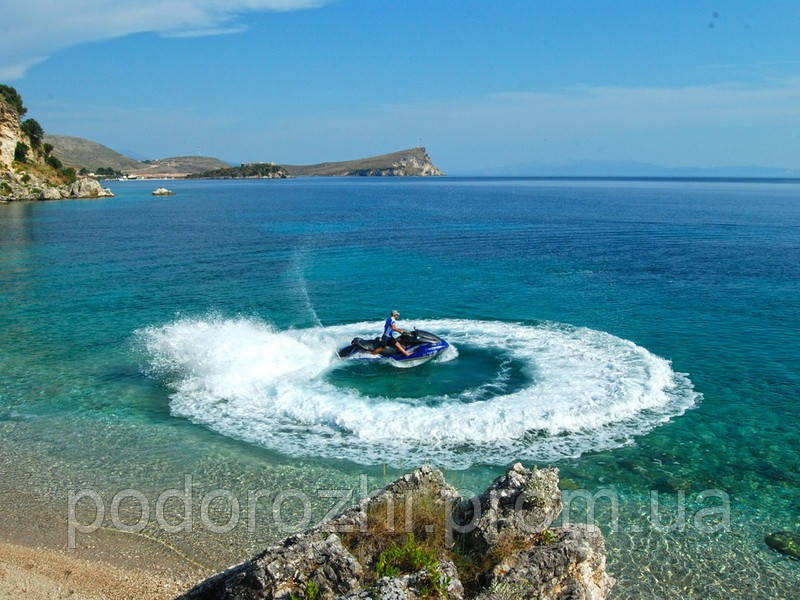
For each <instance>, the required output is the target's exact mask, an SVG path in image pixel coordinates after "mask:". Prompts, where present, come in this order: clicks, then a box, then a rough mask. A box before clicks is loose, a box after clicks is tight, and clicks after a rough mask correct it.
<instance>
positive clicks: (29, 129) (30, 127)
mask: <svg viewBox="0 0 800 600" xmlns="http://www.w3.org/2000/svg"><path fill="white" fill-rule="evenodd" d="M20 129H22V131H24V132H25V133H27V134H28V137H29V138H31V146H33V147H34V148H38V147H39V146H40V145H41V143H42V136H43V135H44V129H42V126H41V125H39V122H38V121H37V120H36V119H25V120H24V121H23V122H22V125H20Z"/></svg>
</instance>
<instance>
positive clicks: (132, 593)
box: [0, 490, 213, 600]
mask: <svg viewBox="0 0 800 600" xmlns="http://www.w3.org/2000/svg"><path fill="white" fill-rule="evenodd" d="M3 496H5V498H3V505H4V506H6V507H7V508H8V510H6V511H4V513H3V514H2V516H0V598H31V599H37V598H47V599H54V598H58V599H61V598H70V599H75V598H80V599H86V600H95V599H110V598H113V599H118V598H119V599H131V600H133V599H138V598H152V599H154V600H155V599H162V598H163V599H168V598H174V597H175V596H177V595H178V594H180V593H181V592H182V591H184V590H186V589H188V588H189V587H191V586H192V585H194V584H195V583H196V582H197V581H199V580H200V579H202V578H203V577H204V576H207V575H208V574H209V573H211V572H213V569H211V568H206V567H201V566H200V565H199V564H198V563H196V562H194V561H193V560H192V559H191V557H188V556H181V555H180V553H179V552H177V551H176V550H174V549H171V548H170V547H169V546H167V545H166V544H164V543H163V542H159V541H158V540H155V539H151V538H149V537H147V536H142V535H137V534H130V533H126V532H123V531H119V530H114V529H106V528H103V529H100V530H98V531H96V532H94V533H93V534H92V535H91V536H81V538H80V540H79V543H78V545H77V547H76V548H74V549H68V548H67V547H66V544H65V541H66V538H65V536H64V535H63V532H65V531H66V527H67V521H66V518H65V516H64V515H62V514H60V513H59V512H57V511H56V509H55V507H54V506H53V505H52V503H51V502H48V501H47V500H43V499H41V498H36V497H34V496H33V495H30V494H20V492H19V491H18V490H14V491H11V490H9V491H7V493H6V494H3ZM9 496H10V498H9ZM12 498H13V500H14V501H13V502H9V500H11V499H12ZM20 501H21V502H20ZM23 507H24V508H23ZM21 509H22V510H21Z"/></svg>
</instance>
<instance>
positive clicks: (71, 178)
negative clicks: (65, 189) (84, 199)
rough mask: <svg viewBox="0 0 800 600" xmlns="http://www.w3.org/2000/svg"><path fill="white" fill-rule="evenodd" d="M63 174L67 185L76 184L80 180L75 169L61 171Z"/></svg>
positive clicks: (67, 168)
mask: <svg viewBox="0 0 800 600" xmlns="http://www.w3.org/2000/svg"><path fill="white" fill-rule="evenodd" d="M61 174H62V175H63V176H64V177H66V178H67V183H75V182H76V181H77V179H78V176H77V175H75V169H73V168H72V167H66V168H64V169H61Z"/></svg>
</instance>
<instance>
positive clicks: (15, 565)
mask: <svg viewBox="0 0 800 600" xmlns="http://www.w3.org/2000/svg"><path fill="white" fill-rule="evenodd" d="M191 583H192V580H191V579H188V578H185V576H181V575H179V574H177V573H170V572H163V571H159V570H157V569H143V568H135V567H123V566H118V565H113V564H110V563H108V562H106V561H101V560H90V559H85V558H79V557H78V556H73V555H71V554H69V553H68V552H66V551H63V550H61V551H58V550H54V549H52V548H47V547H43V546H35V547H29V546H25V545H19V544H11V543H7V542H0V597H2V598H31V599H35V598H59V599H60V598H80V599H86V600H95V599H101V598H102V599H106V598H125V599H127V598H130V599H136V598H153V599H158V598H165V599H166V598H174V597H175V596H176V595H178V594H179V593H181V591H182V590H184V589H185V588H186V587H188V586H189V585H191Z"/></svg>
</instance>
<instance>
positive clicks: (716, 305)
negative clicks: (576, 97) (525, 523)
mask: <svg viewBox="0 0 800 600" xmlns="http://www.w3.org/2000/svg"><path fill="white" fill-rule="evenodd" d="M170 185H171V187H174V188H175V190H176V192H177V195H176V196H174V197H168V198H158V197H152V196H150V195H149V192H150V190H151V189H152V188H153V187H154V184H152V183H144V182H136V183H133V182H126V183H119V184H112V188H113V190H114V192H115V193H116V194H117V197H116V198H113V199H107V200H92V201H64V202H58V203H22V204H7V205H2V206H0V292H1V293H2V304H0V340H1V341H2V343H0V431H2V443H1V444H0V461H2V465H3V466H4V472H5V473H6V474H7V476H6V480H5V481H4V485H5V486H6V487H8V488H14V487H15V486H18V487H19V488H20V489H22V488H24V489H26V490H29V491H30V490H32V491H33V492H34V493H36V494H38V495H40V496H43V497H48V498H51V499H52V500H53V502H54V503H58V502H63V499H64V494H65V490H67V489H69V488H70V487H74V486H80V485H91V486H93V487H96V488H98V489H99V490H100V491H101V492H103V493H104V494H108V495H110V494H112V493H113V492H114V491H115V490H118V489H120V488H121V487H138V488H141V489H143V490H144V491H145V492H146V493H148V494H151V493H152V494H155V493H156V492H157V491H158V490H159V489H163V487H164V486H166V487H175V486H181V485H182V482H183V474H184V473H192V474H193V476H194V478H195V484H196V485H197V487H198V489H211V488H213V487H215V486H227V487H229V488H231V489H233V490H235V491H236V492H237V493H240V492H241V493H243V492H244V491H246V490H248V489H250V488H252V487H253V486H254V485H265V486H267V487H270V488H273V489H274V488H280V487H285V486H294V487H297V488H298V489H302V490H306V491H309V492H312V491H313V490H317V489H320V488H321V487H324V486H328V485H329V486H334V487H335V486H339V487H341V486H347V485H354V484H355V482H356V479H357V476H358V474H360V473H365V474H367V475H368V477H369V478H370V482H374V484H375V485H377V484H379V483H380V482H381V481H382V480H383V479H384V478H385V477H391V476H393V474H397V473H399V472H402V471H403V470H404V469H406V468H407V467H409V466H412V465H416V464H418V463H420V462H422V461H424V460H429V461H431V462H433V463H435V464H437V465H440V466H442V467H444V468H445V469H446V470H447V473H448V477H449V478H450V479H451V480H452V481H454V482H455V483H456V484H458V485H460V486H462V487H464V488H469V489H479V488H480V487H481V486H483V485H485V484H486V483H487V482H488V481H489V480H491V478H492V477H494V476H495V475H497V474H498V473H500V472H501V471H502V469H503V467H504V466H505V465H507V464H509V463H510V462H513V461H514V460H517V459H521V460H524V461H525V462H527V463H538V464H540V465H541V464H555V465H557V466H559V468H560V469H561V472H562V476H564V477H566V478H567V479H569V480H570V482H571V483H570V484H571V485H575V486H579V487H586V488H588V489H590V490H593V491H594V490H597V489H600V488H610V489H613V490H614V491H615V493H617V494H618V495H619V498H620V501H621V503H622V504H621V507H620V520H621V527H620V528H618V529H615V528H613V527H612V526H611V524H610V522H609V521H608V520H604V519H605V517H604V516H603V514H600V515H599V516H598V522H599V524H600V525H601V526H602V527H603V528H604V529H605V530H606V533H607V543H608V546H609V568H610V570H611V572H612V575H614V576H616V577H617V578H618V579H619V583H618V586H617V594H618V597H627V596H630V595H632V594H634V592H633V591H632V590H637V591H636V593H637V594H641V595H648V594H652V597H662V598H663V597H731V596H741V597H764V598H768V597H793V596H795V595H797V593H800V568H799V567H798V563H796V562H792V561H789V560H788V559H786V558H784V557H782V556H780V555H777V554H775V553H774V552H772V551H770V550H769V549H768V548H767V547H766V546H765V545H764V544H763V542H762V538H763V535H764V534H765V533H769V532H771V531H775V530H780V529H793V530H797V529H800V487H799V486H800V475H798V469H797V464H798V459H799V458H800V436H798V430H797V423H798V419H799V418H800V406H798V391H799V390H800V375H798V370H797V365H798V364H800V344H798V343H797V331H798V326H797V315H798V314H800V184H798V183H792V182H783V183H766V182H758V181H751V182H714V181H673V182H670V181H647V182H644V181H545V180H520V179H511V180H489V179H450V178H444V179H435V180H416V179H410V180H388V181H387V180H383V179H381V180H352V179H341V180H339V179H337V180H302V179H301V180H290V181H246V182H230V181H228V182H174V184H172V183H171V184H170ZM395 307H396V308H398V309H399V310H400V312H401V314H402V319H401V326H405V327H410V326H413V325H418V326H420V327H421V328H424V329H429V330H431V331H434V332H436V333H440V334H443V335H444V337H446V338H447V339H448V340H449V341H451V342H452V343H453V345H454V347H455V350H453V351H452V352H450V353H448V354H447V355H445V356H443V357H442V358H441V359H440V360H438V361H436V362H432V363H428V364H426V365H423V366H421V367H418V368H415V369H406V370H404V369H397V368H392V367H390V366H387V365H381V364H363V363H355V362H347V361H345V362H340V361H337V360H335V359H334V358H333V353H334V351H335V349H336V348H337V347H338V346H340V345H344V344H346V343H347V342H348V341H349V339H350V338H352V337H353V336H354V335H377V334H378V333H379V332H380V327H381V321H382V319H383V318H385V316H386V314H387V313H388V311H389V310H390V309H391V308H395ZM384 469H386V475H384ZM11 473H15V474H16V475H15V476H14V477H11V475H10V474H11ZM21 473H24V475H20V474H21ZM17 475H19V477H17ZM711 488H714V489H719V490H723V491H724V492H725V493H727V494H728V495H729V497H730V501H731V529H730V531H718V532H712V533H708V532H705V533H704V532H700V531H698V530H697V529H696V528H695V529H693V528H691V527H690V528H688V529H687V530H682V531H674V532H661V531H656V530H655V529H654V528H653V527H652V526H651V523H650V521H651V519H650V518H649V511H650V505H649V502H650V491H651V490H656V491H658V492H660V493H661V495H662V500H663V501H664V502H665V503H667V504H669V503H670V502H675V501H677V498H678V496H677V494H678V491H681V492H682V493H685V494H686V496H687V501H688V502H689V504H690V505H691V504H692V503H695V504H697V505H699V504H700V503H699V502H698V501H697V496H696V495H697V494H698V493H699V492H701V491H702V490H706V489H711ZM320 507H321V504H320V505H319V506H318V505H317V504H316V503H315V504H314V510H317V509H319V510H321V508H320ZM601 513H602V511H601ZM665 515H666V513H665ZM605 516H606V517H607V516H608V515H605ZM664 518H666V516H665V517H664ZM275 537H279V534H278V533H276V532H275V531H273V530H271V529H269V528H266V527H265V528H264V529H263V530H259V531H258V533H257V534H256V535H252V534H248V533H247V532H239V530H238V529H237V530H236V531H235V532H233V533H232V534H231V535H230V536H228V537H227V538H225V539H226V540H230V539H233V540H234V542H232V546H231V545H230V544H227V542H226V545H225V546H224V548H222V547H221V545H220V544H221V542H219V540H218V539H217V538H215V536H213V535H207V536H205V537H204V536H203V535H202V534H197V535H195V536H193V537H189V536H187V537H186V538H185V539H184V538H180V539H177V541H175V540H173V541H174V542H175V543H176V544H179V545H181V546H182V547H185V548H189V549H190V550H191V551H192V552H193V553H194V555H195V556H197V557H198V559H200V560H202V561H204V562H205V563H207V564H216V563H217V562H221V563H223V565H224V563H226V562H227V561H229V560H234V559H236V558H241V557H244V556H246V555H247V553H248V552H249V551H251V550H252V549H255V548H257V547H259V544H262V543H263V542H264V541H265V540H268V539H274V538H275ZM170 539H172V538H170ZM209 540H211V541H209ZM213 540H216V541H213ZM643 565H644V566H646V568H644V566H643Z"/></svg>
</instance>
